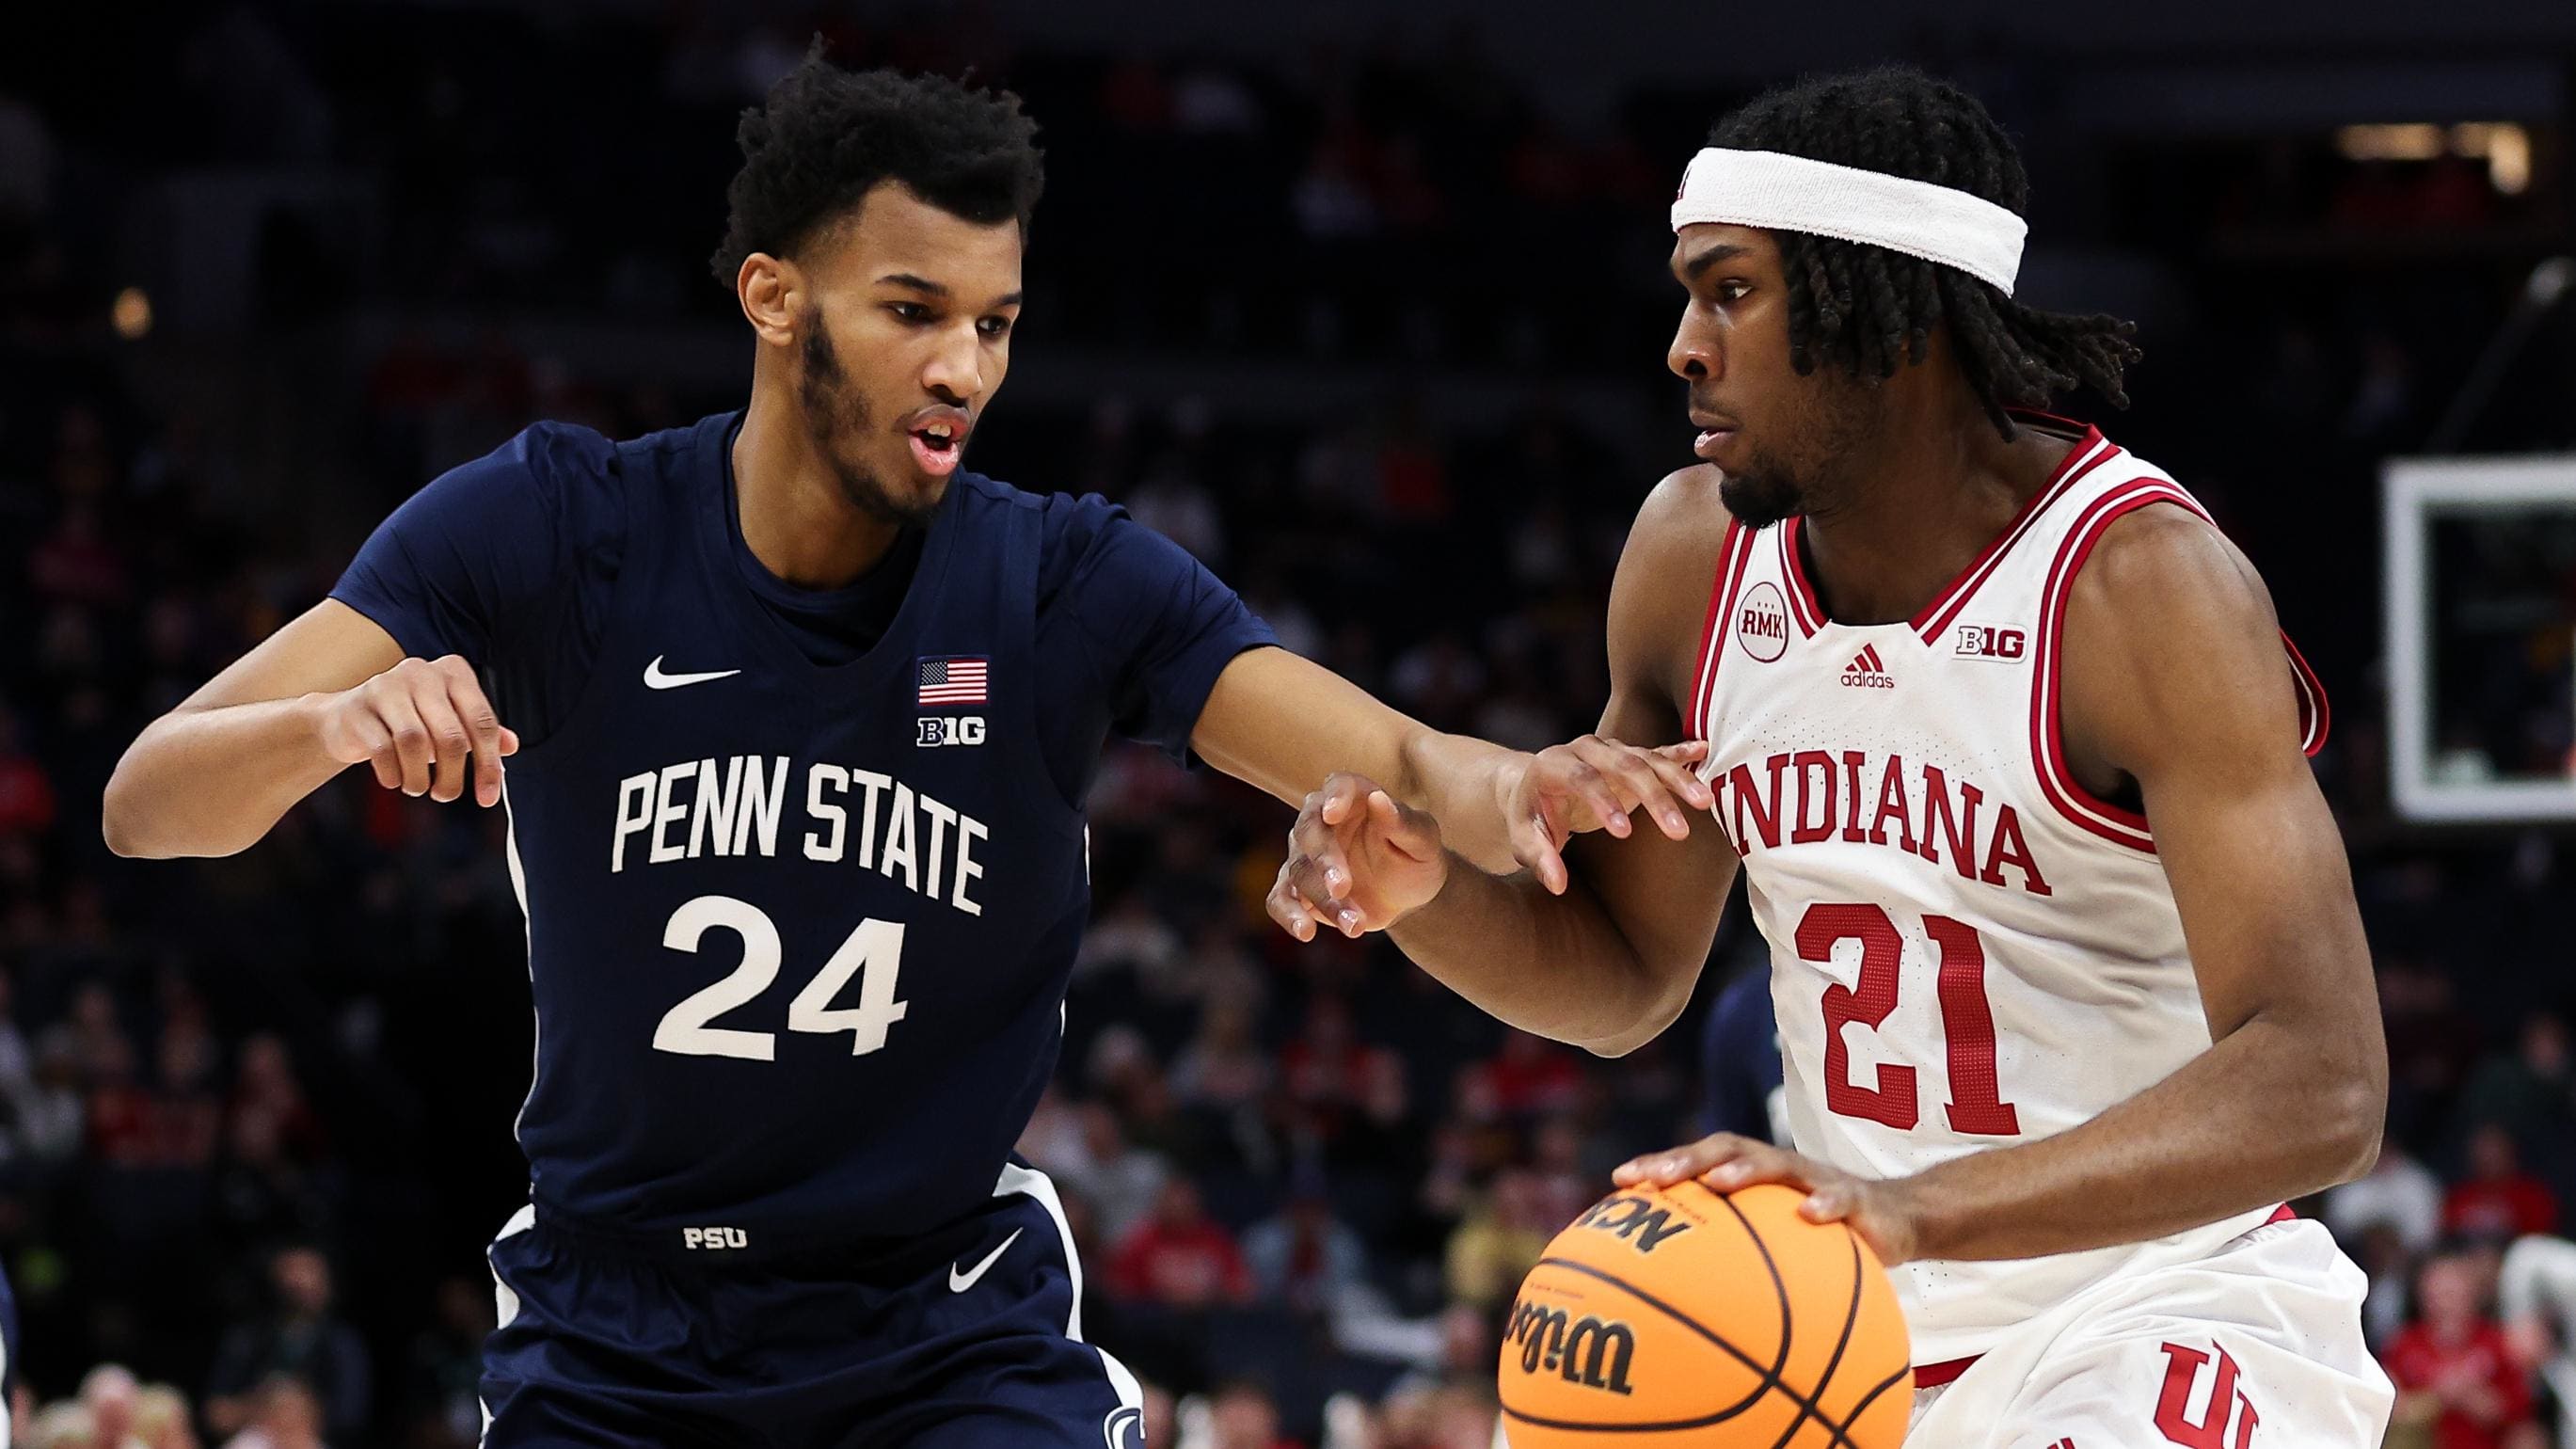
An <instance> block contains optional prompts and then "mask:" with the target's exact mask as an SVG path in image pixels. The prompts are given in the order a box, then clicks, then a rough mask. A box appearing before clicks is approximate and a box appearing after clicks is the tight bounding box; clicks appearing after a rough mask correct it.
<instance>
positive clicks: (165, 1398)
mask: <svg viewBox="0 0 2576 1449" xmlns="http://www.w3.org/2000/svg"><path fill="white" fill-rule="evenodd" d="M134 1437H135V1438H136V1439H137V1440H139V1441H140V1442H141V1443H142V1445H143V1449H197V1430H196V1427H195V1425H194V1424H193V1423H192V1422H191V1418H190V1415H189V1413H188V1396H187V1395H185V1394H183V1393H180V1392H179V1391H178V1390H177V1389H174V1388H172V1387H170V1386H169V1385H168V1384H146V1385H144V1386H143V1390H142V1392H140V1393H138V1394H136V1395H135V1396H134Z"/></svg>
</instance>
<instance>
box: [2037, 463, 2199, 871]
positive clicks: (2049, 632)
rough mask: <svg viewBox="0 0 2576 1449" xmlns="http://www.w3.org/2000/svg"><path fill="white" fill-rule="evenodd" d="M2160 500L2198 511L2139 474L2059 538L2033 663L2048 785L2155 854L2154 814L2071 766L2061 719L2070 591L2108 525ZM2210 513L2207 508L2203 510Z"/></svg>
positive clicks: (2069, 810)
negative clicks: (2098, 789) (2120, 800)
mask: <svg viewBox="0 0 2576 1449" xmlns="http://www.w3.org/2000/svg"><path fill="white" fill-rule="evenodd" d="M2157 503H2172V504H2176V505H2178V506H2180V507H2184V508H2189V509H2191V510H2192V511H2193V512H2195V513H2198V512H2199V509H2198V508H2197V507H2196V506H2194V505H2193V503H2192V500H2191V496H2190V495H2189V494H2187V493H2185V492H2183V491H2182V490H2181V489H2180V488H2178V487H2176V486H2174V485H2173V484H2170V483H2167V482H2165V481H2164V480H2163V479H2160V478H2133V479H2130V480H2129V481H2128V482H2126V483H2122V484H2120V485H2119V486H2117V487H2115V488H2113V489H2112V490H2111V491H2109V492H2107V493H2105V494H2103V495H2102V496H2101V497H2099V498H2096V499H2094V500H2093V502H2091V503H2090V504H2088V505H2086V507H2085V510H2084V512H2083V514H2082V515H2080V516H2079V517H2078V518H2077V519H2076V520H2075V527H2074V528H2073V529H2071V530H2069V531H2068V533H2067V535H2066V539H2065V541H2064V542H2062V543H2060V544H2059V545H2058V546H2057V559H2056V561H2055V562H2054V563H2053V564H2052V565H2050V568H2049V574H2048V587H2047V588H2046V589H2044V590H2042V591H2041V593H2040V608H2039V629H2038V631H2037V632H2038V635H2039V640H2038V646H2039V658H2038V659H2037V660H2036V661H2035V662H2034V666H2033V668H2032V671H2031V690H2030V753H2031V761H2032V763H2033V764H2035V765H2036V766H2037V767H2038V774H2039V788H2040V793H2041V794H2042V795H2044V796H2046V797H2047V799H2048V803H2049V804H2050V805H2052V806H2054V807H2055V808H2056V810H2057V813H2058V814H2060V815H2063V816H2065V817H2066V818H2067V819H2068V820H2070V821H2073V822H2074V823H2075V824H2076V825H2077V826H2079V827H2081V828H2083V829H2085V830H2087V831H2090V832H2091V833H2093V834H2095V835H2098V836H2100V837H2101V838H2103V839H2104V840H2108V841H2110V842H2112V843H2113V844H2115V845H2125V846H2127V847H2129V848H2130V849H2132V850H2139V851H2144V852H2145V853H2147V854H2149V855H2153V854H2155V851H2156V842H2155V838H2154V837H2153V836H2152V835H2150V834H2148V833H2147V817H2145V816H2143V815H2140V814H2138V813H2137V812H2135V811H2133V810H2123V809H2121V808H2120V807H2119V806H2117V805H2114V804H2112V803H2111V802H2110V801H2108V800H2105V799H2103V798H2101V797H2100V796H2098V795H2095V794H2094V793H2093V792H2092V791H2090V790H2087V789H2085V788H2084V786H2083V784H2082V783H2081V782H2080V781H2078V780H2077V779H2076V778H2075V773H2074V772H2073V771H2072V770H2069V769H2067V768H2066V739H2065V732H2064V730H2063V729H2062V728H2061V727H2060V724H2059V720H2058V683H2059V680H2058V662H2059V660H2060V658H2061V657H2062V650H2061V645H2062V643H2063V635H2064V632H2065V628H2066V598H2067V595H2068V593H2069V592H2070V591H2071V590H2072V588H2073V586H2074V583H2075V575H2076V574H2077V572H2079V571H2080V570H2081V569H2082V568H2083V567H2084V560H2085V559H2086V558H2088V557H2089V556H2091V554H2092V552H2093V546H2094V545H2095V544H2097V543H2099V542H2101V541H2102V534H2103V531H2104V530H2106V529H2108V528H2109V527H2110V526H2111V525H2112V524H2113V523H2115V522H2117V521H2119V520H2120V519H2121V518H2122V517H2124V516H2125V515H2127V514H2129V513H2132V512H2134V511H2136V510H2137V509H2140V508H2145V507H2148V506H2150V505H2152V504H2157ZM2203 516H2204V517H2205V516H2206V515H2203Z"/></svg>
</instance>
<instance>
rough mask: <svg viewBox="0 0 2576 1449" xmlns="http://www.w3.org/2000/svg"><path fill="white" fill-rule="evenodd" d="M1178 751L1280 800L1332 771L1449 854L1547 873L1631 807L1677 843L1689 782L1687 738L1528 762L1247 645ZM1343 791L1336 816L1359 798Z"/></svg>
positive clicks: (1307, 797)
mask: <svg viewBox="0 0 2576 1449" xmlns="http://www.w3.org/2000/svg"><path fill="white" fill-rule="evenodd" d="M1190 746H1191V748H1192V749H1195V750H1197V751H1198V753H1199V755H1200V757H1201V758H1203V759H1205V760H1206V761H1207V762H1208V763H1209V764H1211V765H1214V766H1215V767H1216V768H1218V769H1220V770H1223V771H1224V772H1225V773H1227V774H1229V775H1232V776H1234V777H1235V778H1236V779H1238V780H1242V781H1244V782H1245V783H1247V784H1250V785H1254V786H1256V787H1258V788H1260V789H1262V790H1266V791H1268V792H1269V793H1270V794H1272V795H1275V796H1277V797H1278V798H1280V799H1281V800H1284V801H1286V802H1288V803H1289V804H1291V805H1299V806H1303V805H1305V804H1307V803H1308V802H1310V801H1312V802H1315V803H1321V801H1322V799H1323V795H1322V794H1321V793H1310V792H1316V791H1317V785H1318V782H1321V781H1323V780H1324V779H1325V777H1326V776H1328V775H1331V774H1333V773H1334V772H1335V771H1337V770H1338V771H1347V772H1349V773H1350V774H1351V775H1354V776H1359V777H1364V778H1367V779H1369V780H1372V781H1375V782H1379V783H1380V784H1382V785H1383V787H1384V788H1385V790H1386V791H1387V792H1388V794H1389V795H1390V796H1391V797H1392V798H1393V799H1395V800H1397V801H1400V802H1402V803H1403V804H1406V805H1409V806H1412V807H1414V808H1415V809H1419V810H1424V811H1428V812H1430V813H1431V814H1432V815H1434V816H1436V817H1437V818H1438V819H1439V820H1440V821H1441V822H1442V823H1443V825H1444V826H1445V827H1446V828H1447V830H1448V838H1449V841H1450V846H1451V848H1452V849H1453V850H1455V851H1456V852H1457V853H1458V854H1459V855H1461V856H1463V857H1465V858H1466V859H1468V860H1471V861H1474V862H1475V863H1476V864H1477V865H1479V866H1481V867H1483V868H1484V869H1487V870H1492V871H1502V872H1508V871H1513V870H1518V869H1520V868H1522V867H1523V866H1527V867H1529V868H1530V869H1532V870H1536V871H1538V872H1540V873H1541V874H1545V875H1551V876H1553V877H1556V878H1560V879H1561V878H1562V877H1563V875H1564V873H1565V872H1564V867H1563V865H1562V864H1560V863H1559V860H1558V850H1559V848H1560V847H1561V846H1562V845H1563V844H1564V842H1565V839H1566V837H1567V836H1568V835H1569V834H1573V833H1576V832H1580V831H1589V830H1606V831H1608V832H1609V833H1610V834H1612V835H1614V836H1616V835H1626V834H1628V833H1629V831H1630V830H1631V829H1632V828H1633V826H1632V825H1631V823H1630V820H1629V816H1630V815H1631V814H1632V813H1633V812H1634V811H1637V810H1639V809H1644V810H1646V811H1647V812H1648V813H1649V814H1650V815H1651V816H1652V817H1653V818H1654V821H1655V823H1656V825H1657V826H1658V827H1659V828H1661V829H1662V830H1663V831H1664V833H1665V834H1667V835H1670V836H1673V837H1674V838H1676V839H1678V838H1680V837H1681V836H1683V835H1685V834H1688V833H1689V830H1690V826H1689V824H1688V823H1687V821H1686V819H1685V814H1684V807H1683V805H1682V803H1681V801H1682V800H1683V799H1684V798H1686V797H1687V796H1688V795H1689V794H1690V792H1692V791H1694V790H1697V789H1698V788H1699V785H1698V782H1697V781H1696V780H1694V779H1692V778H1691V775H1690V768H1689V767H1690V763H1691V762H1692V761H1694V760H1696V759H1697V758H1698V755H1699V747H1698V746H1697V745H1696V744H1693V745H1691V746H1689V747H1687V748H1676V749H1673V750H1670V751H1665V752H1660V753H1658V752H1653V751H1647V750H1631V749H1628V748H1626V747H1624V746H1620V745H1616V744H1612V743H1609V742H1606V741H1597V740H1596V741H1588V742H1587V741H1578V742H1577V743H1576V744H1575V745H1573V746H1567V747H1560V748H1558V749H1555V750H1550V751H1546V752H1544V753H1542V754H1540V755H1537V756H1532V755H1528V754H1524V753H1522V752H1521V751H1519V750H1514V749H1507V748H1505V747H1504V746H1501V745H1497V744H1492V743H1489V742H1487V741H1485V740H1480V739H1475V738H1472V737H1470V736H1466V735H1453V734H1444V733H1442V732H1441V731H1439V730H1435V729H1433V728H1431V727H1430V726H1428V725H1426V724H1423V723H1422V722H1421V721H1419V720H1416V719H1414V718H1412V717H1411V716H1408V715H1406V714H1404V713H1403V712H1401V711H1399V710H1396V709H1394V708H1392V707H1390V706H1388V705H1385V704H1381V703H1379V702H1378V701H1377V700H1376V699H1375V698H1374V697H1372V696H1371V695H1370V694H1369V693H1368V692H1367V691H1365V690H1363V689H1361V688H1360V687H1359V686H1358V685H1355V684H1353V683H1351V682H1350V681H1349V680H1347V679H1344V678H1342V677H1341V676H1340V675H1338V674H1335V673H1333V672H1332V671H1331V670H1329V669H1326V668H1324V667H1323V666H1321V665H1319V664H1315V663H1312V662H1310V661H1308V660H1305V659H1302V658H1299V657H1298V656H1297V655H1294V654H1291V653H1289V652H1288V651H1287V650H1285V649H1252V650H1247V651H1245V652H1244V653H1241V654H1238V655H1236V656H1235V657H1234V659H1233V660H1232V661H1231V662H1230V663H1228V664H1227V665H1226V667H1225V672H1224V673H1222V674H1220V675H1218V676H1217V681H1216V687H1215V688H1214V689H1212V690H1211V691H1209V694H1208V700H1207V705H1206V707H1205V708H1204V709H1202V710H1201V711H1200V712H1199V720H1198V726H1197V728H1196V729H1194V730H1193V731H1192V732H1191V734H1190ZM1344 794H1345V797H1346V798H1345V799H1344V800H1343V808H1345V809H1347V808H1349V806H1350V805H1352V804H1353V803H1355V802H1356V801H1357V800H1358V798H1359V796H1358V794H1357V793H1356V792H1352V791H1349V790H1348V789H1347V787H1345V790H1344ZM1523 796H1526V797H1527V801H1526V803H1525V804H1522V805H1520V806H1515V804H1514V802H1515V801H1516V800H1519V799H1521V798H1522V797H1523Z"/></svg>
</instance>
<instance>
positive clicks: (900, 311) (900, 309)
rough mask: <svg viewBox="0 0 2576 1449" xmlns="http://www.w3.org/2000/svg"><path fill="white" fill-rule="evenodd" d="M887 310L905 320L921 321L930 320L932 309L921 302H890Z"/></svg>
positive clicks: (887, 304)
mask: <svg viewBox="0 0 2576 1449" xmlns="http://www.w3.org/2000/svg"><path fill="white" fill-rule="evenodd" d="M886 310H887V311H889V312H892V313H893V314H894V315H895V316H896V317H897V318H899V319H901V320H903V321H905V322H912V323H921V322H927V321H929V320H930V309H929V308H927V307H925V306H923V305H921V304H920V303H919V302H888V303H886Z"/></svg>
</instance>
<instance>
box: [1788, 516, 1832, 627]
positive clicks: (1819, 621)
mask: <svg viewBox="0 0 2576 1449" xmlns="http://www.w3.org/2000/svg"><path fill="white" fill-rule="evenodd" d="M1806 522H1807V520H1805V519H1803V518H1792V519H1790V520H1789V521H1788V522H1786V523H1783V524H1781V525H1780V530H1779V531H1780V572H1781V573H1782V574H1784V575H1786V576H1787V577H1788V580H1789V612H1790V613H1791V614H1793V615H1795V616H1796V617H1797V620H1798V632H1799V633H1801V634H1805V635H1811V636H1812V635H1813V634H1814V633H1815V632H1816V631H1817V630H1818V629H1821V628H1823V627H1825V606H1824V604H1823V603H1822V602H1821V601H1820V600H1818V599H1817V597H1816V586H1815V585H1814V584H1812V583H1809V582H1808V581H1807V561H1806V560H1805V559H1803V558H1800V557H1799V556H1798V530H1799V529H1800V528H1802V527H1803V526H1805V524H1806Z"/></svg>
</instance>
